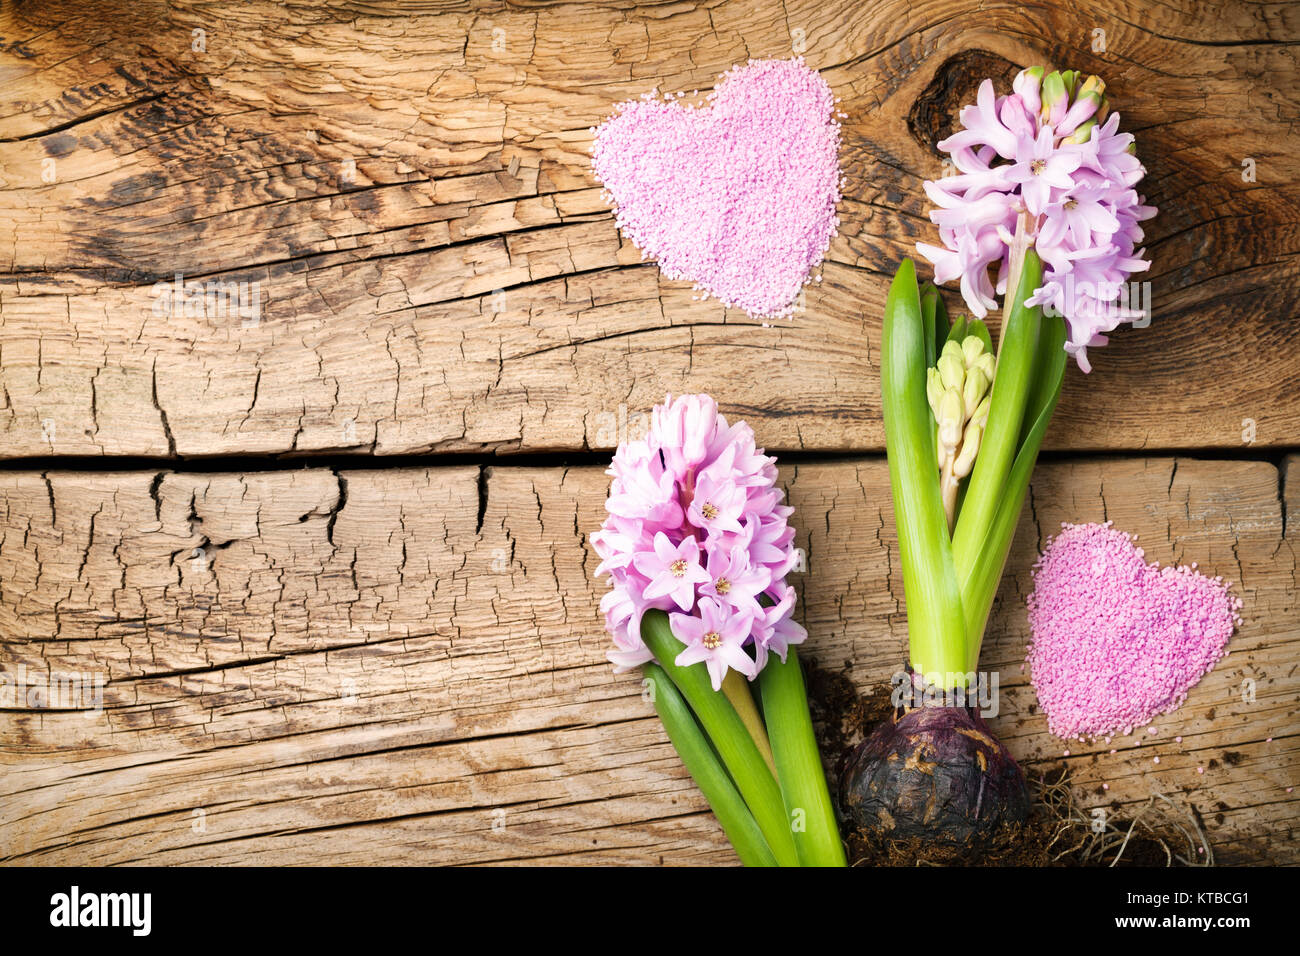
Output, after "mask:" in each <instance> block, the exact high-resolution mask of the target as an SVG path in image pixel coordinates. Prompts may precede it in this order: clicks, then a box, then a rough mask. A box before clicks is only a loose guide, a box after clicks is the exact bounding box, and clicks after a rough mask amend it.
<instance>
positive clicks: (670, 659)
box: [641, 610, 799, 866]
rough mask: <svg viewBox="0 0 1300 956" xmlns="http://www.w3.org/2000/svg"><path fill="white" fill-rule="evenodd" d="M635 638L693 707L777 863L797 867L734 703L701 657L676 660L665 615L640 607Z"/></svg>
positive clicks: (776, 801)
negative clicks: (692, 661)
mask: <svg viewBox="0 0 1300 956" xmlns="http://www.w3.org/2000/svg"><path fill="white" fill-rule="evenodd" d="M641 639H642V640H644V641H645V645H646V647H648V648H650V651H651V653H653V654H654V656H655V659H656V660H657V661H658V662H659V665H660V666H661V667H662V668H663V669H664V670H665V671H666V672H667V673H668V676H669V677H671V678H672V681H673V683H674V684H676V685H677V688H678V689H679V690H680V691H681V692H682V696H684V697H685V698H686V701H687V703H689V704H690V705H691V709H692V710H693V711H695V716H696V717H697V718H699V721H700V725H701V726H702V727H703V728H704V732H705V733H706V734H708V735H709V739H710V740H711V741H712V742H713V746H714V748H715V749H716V750H717V751H718V756H719V757H721V758H722V763H723V764H724V765H725V766H726V768H727V770H728V772H729V773H730V774H731V777H732V779H733V780H734V781H735V782H736V786H737V787H738V788H739V790H740V793H741V796H743V797H744V798H745V803H746V804H748V805H749V809H750V812H751V813H753V814H754V819H755V820H756V821H757V822H758V826H759V829H761V830H762V831H763V836H764V837H765V838H766V840H767V845H768V846H769V847H770V848H771V850H772V854H773V856H775V857H776V861H777V863H778V864H780V865H781V866H798V865H799V854H798V852H797V851H796V850H795V845H794V836H793V834H792V833H791V831H790V823H789V821H788V820H787V819H786V816H785V804H784V803H783V802H782V799H781V789H780V787H778V786H777V783H776V778H775V777H773V776H772V772H771V771H770V770H768V768H767V764H766V763H764V762H763V755H762V754H760V753H759V751H758V745H757V744H755V743H754V740H753V738H752V737H750V735H749V731H748V730H746V729H745V724H744V722H743V721H742V720H741V719H740V716H739V715H738V714H737V713H736V708H734V707H732V706H731V702H730V701H728V700H727V698H726V696H724V695H723V694H720V693H718V692H717V691H715V690H714V689H713V684H712V682H711V681H710V680H709V673H708V670H707V668H705V666H704V664H703V663H702V662H701V663H697V664H691V665H690V666H689V667H679V666H678V665H677V663H676V660H677V655H678V654H680V653H681V652H682V650H683V649H684V648H685V646H686V645H684V644H683V643H682V642H681V641H679V640H678V639H677V638H676V637H674V636H673V632H672V627H671V626H670V625H669V623H668V615H667V614H665V613H664V612H663V611H659V610H650V611H646V613H645V616H644V617H642V619H641Z"/></svg>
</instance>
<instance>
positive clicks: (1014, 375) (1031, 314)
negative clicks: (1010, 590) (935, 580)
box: [952, 249, 1042, 647]
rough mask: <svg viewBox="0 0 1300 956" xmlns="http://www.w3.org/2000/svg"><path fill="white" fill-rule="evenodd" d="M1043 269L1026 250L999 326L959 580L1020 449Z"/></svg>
mask: <svg viewBox="0 0 1300 956" xmlns="http://www.w3.org/2000/svg"><path fill="white" fill-rule="evenodd" d="M1041 270H1042V265H1041V263H1040V262H1039V259H1038V254H1037V253H1036V252H1034V250H1033V249H1029V250H1028V251H1027V252H1026V253H1025V261H1024V264H1023V266H1022V267H1021V269H1020V282H1019V284H1018V287H1017V289H1016V293H1015V296H1014V297H1013V298H1012V300H1011V303H1012V304H1011V308H1010V309H1009V310H1008V314H1007V317H1006V319H1005V320H1004V321H1003V324H1002V335H1001V342H1000V343H999V351H998V368H997V374H996V375H995V376H994V379H993V391H992V397H991V398H990V401H989V417H988V424H987V425H986V426H985V428H984V434H983V436H982V437H981V439H980V452H979V456H978V457H977V458H976V459H975V468H974V470H973V471H972V472H971V476H970V479H969V487H968V488H967V489H966V498H965V500H964V501H963V502H962V510H961V517H960V519H959V520H958V521H957V524H956V527H955V528H954V529H953V535H952V554H953V561H954V563H955V564H956V567H957V574H958V578H959V580H966V579H967V578H968V577H969V575H970V573H971V569H972V568H973V567H974V566H975V564H976V562H978V561H979V559H980V554H981V552H982V550H983V549H984V543H985V538H987V537H988V535H989V529H990V527H991V526H992V524H993V522H994V519H995V518H996V517H997V512H998V507H999V505H1000V504H1001V501H1002V498H1003V495H1004V492H1005V491H1006V487H1007V474H1008V472H1009V471H1010V470H1011V466H1012V464H1013V462H1014V460H1015V457H1016V452H1017V450H1018V448H1019V446H1020V435H1021V427H1022V425H1023V423H1024V419H1025V406H1026V404H1027V402H1028V400H1029V395H1030V387H1031V385H1032V384H1033V376H1034V367H1035V360H1036V358H1037V355H1038V347H1039V333H1040V330H1041V326H1042V309H1041V308H1040V307H1038V306H1027V305H1025V300H1026V299H1027V298H1029V297H1030V296H1031V295H1033V292H1034V290H1035V289H1037V288H1038V285H1039V278H1040V276H1041V274H1042V272H1041ZM967 621H968V622H969V618H968V619H967ZM982 637H983V635H982V633H975V634H969V635H967V639H968V647H973V646H975V645H978V644H979V643H980V641H981V639H982Z"/></svg>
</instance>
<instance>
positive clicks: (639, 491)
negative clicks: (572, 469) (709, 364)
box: [591, 395, 844, 865]
mask: <svg viewBox="0 0 1300 956" xmlns="http://www.w3.org/2000/svg"><path fill="white" fill-rule="evenodd" d="M608 474H609V475H610V477H611V479H612V480H611V483H610V491H609V497H608V499H607V500H606V504H605V507H606V511H607V512H608V514H607V517H606V519H605V522H604V524H603V525H602V526H601V528H600V530H599V531H596V532H595V533H593V534H592V536H591V543H592V547H593V548H594V549H595V551H596V553H597V554H598V555H599V557H600V559H601V561H600V565H599V567H598V568H597V569H596V575H597V576H598V577H599V576H608V577H609V579H610V583H611V585H612V587H611V589H610V591H609V592H608V593H607V594H606V595H605V597H604V599H603V600H602V601H601V611H602V613H603V614H604V617H605V625H606V628H607V630H608V631H609V633H610V636H611V638H612V639H613V645H614V646H613V648H612V649H611V650H610V651H609V653H608V656H609V659H610V661H611V662H612V663H613V664H614V667H615V670H616V671H617V672H623V671H627V670H632V669H636V668H641V669H642V672H643V674H644V676H645V678H646V681H647V685H648V687H649V688H650V690H651V692H652V693H653V698H654V702H655V708H656V710H657V711H658V712H659V715H660V717H661V718H662V720H663V723H664V726H665V728H666V729H667V731H668V735H669V739H670V740H671V741H672V742H673V744H674V746H675V747H676V748H677V750H678V753H679V754H680V755H681V756H682V759H683V762H684V763H685V764H686V767H687V769H688V770H689V771H690V772H691V775H692V776H693V777H694V778H695V780H696V782H697V784H699V786H700V789H701V791H702V792H703V793H704V795H705V797H706V798H707V799H708V801H709V804H710V806H711V807H712V809H713V811H714V814H715V815H716V816H717V817H718V820H719V822H720V823H721V824H722V826H723V829H724V831H725V832H726V833H727V836H728V838H729V839H730V840H731V842H732V845H733V846H734V847H735V848H736V850H737V852H738V854H739V855H740V857H741V859H742V860H743V861H744V862H745V863H747V864H755V865H843V862H844V859H843V848H842V846H841V844H840V840H839V834H838V829H837V826H836V823H835V818H834V812H833V810H832V809H831V805H830V797H829V792H828V790H827V787H826V781H825V777H824V775H823V772H822V768H821V763H820V758H819V757H818V754H817V747H816V742H815V739H814V737H813V732H812V723H811V718H810V716H809V712H808V702H807V696H806V693H805V690H804V683H803V677H802V674H801V672H800V669H799V663H798V658H797V655H796V653H795V646H796V645H798V644H800V643H802V642H803V640H804V639H805V637H806V636H807V632H806V631H805V630H804V628H803V627H802V626H801V625H800V624H799V623H798V622H797V621H795V620H794V617H793V614H794V607H795V600H796V593H795V590H794V588H793V587H792V586H790V584H789V583H788V581H787V576H788V575H789V573H790V572H791V570H792V569H793V568H794V567H795V565H796V563H797V561H798V560H799V552H798V551H797V550H796V549H795V547H794V537H795V530H794V528H793V527H791V526H790V524H789V520H788V519H789V518H790V516H791V514H792V513H793V509H792V508H791V507H790V506H789V505H786V504H784V503H783V498H784V492H783V491H782V490H781V489H780V488H779V487H777V485H776V479H777V469H776V461H775V459H774V458H772V457H770V456H768V455H766V454H764V452H763V449H761V448H758V447H757V446H756V444H755V437H754V433H753V430H752V429H751V428H750V427H749V426H748V425H747V424H745V423H744V422H735V423H734V424H729V423H728V422H727V419H726V418H725V417H724V416H723V415H721V414H720V413H719V412H718V407H717V404H716V402H715V401H714V400H713V399H712V398H710V397H709V396H707V395H683V396H680V397H678V398H676V399H674V398H673V397H672V396H669V397H668V398H667V400H666V401H665V402H664V404H662V405H658V406H656V407H655V408H654V410H653V412H652V413H651V419H650V429H649V433H648V435H647V436H646V437H645V438H643V439H637V440H633V441H627V442H624V443H623V444H621V445H620V446H619V448H618V450H617V452H616V453H615V455H614V458H613V462H612V464H611V466H610V468H609V471H608ZM751 681H752V682H754V683H755V685H756V686H757V687H758V690H759V693H760V695H761V699H762V711H761V713H760V710H759V708H758V706H757V704H756V702H755V699H754V695H753V692H752V690H751V687H750V682H751ZM791 814H794V817H793V819H794V820H795V821H797V825H792V822H791V821H792V817H791Z"/></svg>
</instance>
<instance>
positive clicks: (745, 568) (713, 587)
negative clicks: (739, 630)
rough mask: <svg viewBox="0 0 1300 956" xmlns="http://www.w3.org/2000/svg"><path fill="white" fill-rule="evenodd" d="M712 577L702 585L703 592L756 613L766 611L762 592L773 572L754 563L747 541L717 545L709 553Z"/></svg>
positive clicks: (701, 590)
mask: <svg viewBox="0 0 1300 956" xmlns="http://www.w3.org/2000/svg"><path fill="white" fill-rule="evenodd" d="M708 578H709V580H708V582H707V583H706V584H705V585H704V586H703V587H701V588H700V593H701V594H707V595H709V596H710V597H712V598H715V599H716V600H717V601H718V603H719V604H724V605H726V606H728V607H731V608H733V609H734V610H737V611H746V612H748V613H749V614H750V615H751V616H753V617H757V616H758V615H760V614H762V613H763V608H762V606H761V605H760V604H759V603H758V596H759V595H760V594H762V593H763V591H764V590H765V589H766V588H767V586H768V585H769V584H771V583H772V572H771V571H769V570H768V569H767V568H765V567H762V566H761V565H760V566H758V567H755V566H753V565H751V564H750V563H749V551H748V550H747V549H746V548H745V547H744V545H743V544H737V545H735V546H733V547H731V548H724V547H722V546H721V545H719V546H718V547H716V548H714V549H713V551H712V553H711V554H710V555H709V571H708Z"/></svg>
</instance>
